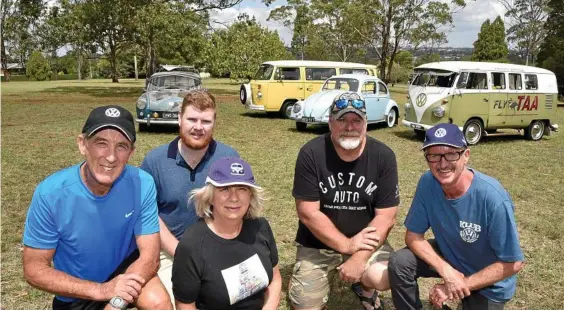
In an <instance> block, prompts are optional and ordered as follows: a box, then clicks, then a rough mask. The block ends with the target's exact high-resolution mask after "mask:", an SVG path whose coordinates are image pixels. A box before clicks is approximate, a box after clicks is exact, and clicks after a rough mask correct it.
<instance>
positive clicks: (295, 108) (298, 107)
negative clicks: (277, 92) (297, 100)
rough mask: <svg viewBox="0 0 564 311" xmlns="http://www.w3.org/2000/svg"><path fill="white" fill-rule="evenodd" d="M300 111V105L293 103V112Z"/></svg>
mask: <svg viewBox="0 0 564 311" xmlns="http://www.w3.org/2000/svg"><path fill="white" fill-rule="evenodd" d="M300 111H302V105H300V104H295V105H294V113H298V112H300Z"/></svg>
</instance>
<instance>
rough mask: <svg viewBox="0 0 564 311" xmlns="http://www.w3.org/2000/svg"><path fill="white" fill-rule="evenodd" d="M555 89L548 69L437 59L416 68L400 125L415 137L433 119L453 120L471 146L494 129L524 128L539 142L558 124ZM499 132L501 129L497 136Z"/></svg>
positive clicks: (432, 123) (428, 126)
mask: <svg viewBox="0 0 564 311" xmlns="http://www.w3.org/2000/svg"><path fill="white" fill-rule="evenodd" d="M557 99H558V89H557V84H556V77H555V75H554V73H552V72H551V71H548V70H546V69H541V68H536V67H530V66H522V65H512V64H501V63H481V62H437V63H429V64H424V65H421V66H419V67H417V68H415V73H414V76H413V79H412V82H411V83H410V85H409V91H408V102H407V103H406V104H405V118H404V120H403V121H402V124H403V125H405V126H408V127H410V128H413V129H414V130H415V132H416V133H417V134H418V136H423V134H424V132H425V130H427V129H429V128H430V127H432V126H433V125H435V124H437V123H445V122H448V123H454V124H456V125H458V126H459V127H460V129H461V130H462V131H463V132H464V136H465V137H466V139H467V141H468V143H469V144H471V145H473V144H476V143H478V142H479V141H480V139H481V138H482V137H483V136H488V135H496V134H494V133H495V131H496V130H497V129H518V130H520V129H524V132H525V137H527V138H528V139H531V140H540V139H541V138H542V137H543V135H550V131H551V130H554V131H555V130H556V129H557V128H558V125H556V124H552V123H551V121H550V118H551V117H553V116H554V113H555V112H556V105H557ZM497 135H499V133H498V134H497Z"/></svg>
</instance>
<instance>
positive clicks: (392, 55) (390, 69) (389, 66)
mask: <svg viewBox="0 0 564 311" xmlns="http://www.w3.org/2000/svg"><path fill="white" fill-rule="evenodd" d="M399 38H400V36H399V34H396V39H395V40H394V49H393V50H392V53H391V54H390V63H389V64H388V75H387V77H388V80H390V77H391V76H392V68H393V66H394V60H395V58H396V54H397V52H398V47H399ZM396 77H397V76H396ZM386 82H388V81H386ZM394 82H395V81H394Z"/></svg>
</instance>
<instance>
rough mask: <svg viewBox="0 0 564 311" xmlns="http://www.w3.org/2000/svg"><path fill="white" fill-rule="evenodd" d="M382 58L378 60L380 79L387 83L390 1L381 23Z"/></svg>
mask: <svg viewBox="0 0 564 311" xmlns="http://www.w3.org/2000/svg"><path fill="white" fill-rule="evenodd" d="M382 26H383V27H382V58H381V60H380V79H382V80H383V81H384V82H386V83H388V73H387V72H386V67H387V63H388V49H389V45H390V42H389V41H390V32H391V29H392V3H391V2H388V11H387V12H386V16H385V18H384V24H383V25H382Z"/></svg>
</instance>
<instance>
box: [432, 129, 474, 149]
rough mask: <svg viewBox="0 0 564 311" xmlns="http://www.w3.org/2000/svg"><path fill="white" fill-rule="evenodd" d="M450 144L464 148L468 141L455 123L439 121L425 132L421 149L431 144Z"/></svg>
mask: <svg viewBox="0 0 564 311" xmlns="http://www.w3.org/2000/svg"><path fill="white" fill-rule="evenodd" d="M438 145H443V146H450V147H454V148H466V147H468V143H467V142H466V139H465V138H464V134H462V131H461V130H460V129H459V128H458V126H457V125H454V124H451V123H441V124H437V125H435V126H433V127H432V128H430V129H428V130H427V131H426V132H425V141H424V142H423V148H421V150H423V149H425V148H427V147H431V146H438Z"/></svg>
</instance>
